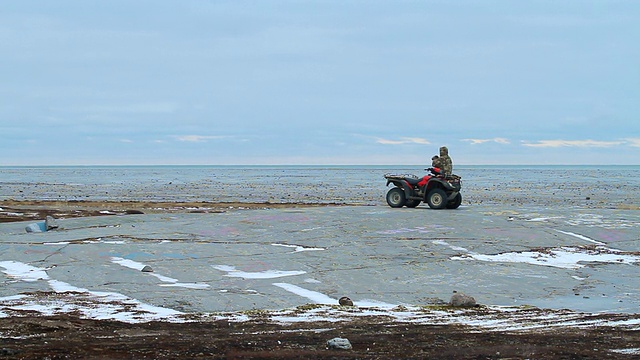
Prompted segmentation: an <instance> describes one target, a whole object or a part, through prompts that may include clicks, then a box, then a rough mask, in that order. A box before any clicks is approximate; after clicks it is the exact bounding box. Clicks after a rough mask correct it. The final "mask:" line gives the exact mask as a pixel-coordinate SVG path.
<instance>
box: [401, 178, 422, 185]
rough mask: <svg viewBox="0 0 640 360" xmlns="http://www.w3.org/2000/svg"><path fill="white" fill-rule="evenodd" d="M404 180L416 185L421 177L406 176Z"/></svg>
mask: <svg viewBox="0 0 640 360" xmlns="http://www.w3.org/2000/svg"><path fill="white" fill-rule="evenodd" d="M405 180H406V181H407V182H408V183H409V185H418V183H419V182H420V181H421V180H422V179H414V178H406V179H405Z"/></svg>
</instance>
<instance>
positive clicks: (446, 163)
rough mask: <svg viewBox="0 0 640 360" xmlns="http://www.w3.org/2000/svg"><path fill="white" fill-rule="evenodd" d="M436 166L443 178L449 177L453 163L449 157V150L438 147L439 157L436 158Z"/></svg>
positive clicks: (444, 147)
mask: <svg viewBox="0 0 640 360" xmlns="http://www.w3.org/2000/svg"><path fill="white" fill-rule="evenodd" d="M438 165H440V166H437V167H439V168H440V170H442V172H443V173H444V175H445V176H449V175H451V174H452V173H453V161H451V157H449V149H448V148H447V147H446V146H441V147H440V157H439V158H438Z"/></svg>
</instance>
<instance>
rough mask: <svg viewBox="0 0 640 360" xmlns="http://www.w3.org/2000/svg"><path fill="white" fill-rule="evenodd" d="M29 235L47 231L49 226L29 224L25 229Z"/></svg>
mask: <svg viewBox="0 0 640 360" xmlns="http://www.w3.org/2000/svg"><path fill="white" fill-rule="evenodd" d="M24 229H25V231H26V232H28V233H39V232H45V231H47V225H46V224H45V223H44V222H41V223H34V224H29V225H27V227H25V228H24Z"/></svg>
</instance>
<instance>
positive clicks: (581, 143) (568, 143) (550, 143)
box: [522, 140, 625, 147]
mask: <svg viewBox="0 0 640 360" xmlns="http://www.w3.org/2000/svg"><path fill="white" fill-rule="evenodd" d="M624 143H625V142H624V141H596V140H539V141H538V142H534V143H532V142H526V141H523V143H522V145H524V146H529V147H562V146H564V147H611V146H616V145H622V144H624Z"/></svg>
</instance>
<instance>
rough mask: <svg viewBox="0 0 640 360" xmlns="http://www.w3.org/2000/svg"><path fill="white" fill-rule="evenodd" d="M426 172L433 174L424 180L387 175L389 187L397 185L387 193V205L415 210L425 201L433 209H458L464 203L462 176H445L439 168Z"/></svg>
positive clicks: (414, 177) (414, 176)
mask: <svg viewBox="0 0 640 360" xmlns="http://www.w3.org/2000/svg"><path fill="white" fill-rule="evenodd" d="M425 170H427V171H429V172H430V173H431V174H430V175H425V176H423V177H422V178H419V177H417V176H416V175H410V174H405V175H395V174H385V175H384V178H385V179H387V186H389V184H393V185H395V187H394V188H392V189H391V190H389V192H387V204H389V206H391V207H392V208H401V207H403V206H406V207H409V208H415V207H416V206H418V205H420V203H421V202H423V201H424V202H426V203H427V204H428V205H429V207H430V208H432V209H444V208H447V209H457V208H458V207H459V206H460V204H461V203H462V195H461V194H460V188H461V187H462V180H461V178H460V176H458V175H445V174H443V173H442V171H440V169H439V168H428V169H425Z"/></svg>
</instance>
